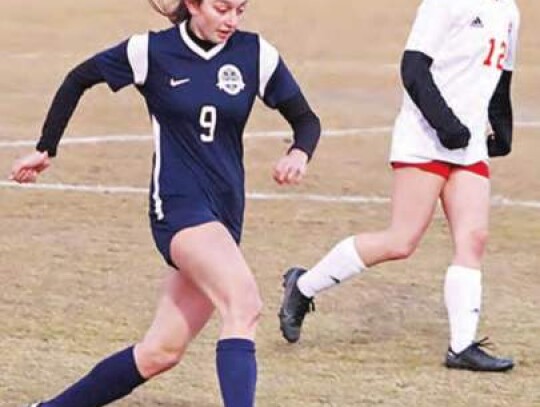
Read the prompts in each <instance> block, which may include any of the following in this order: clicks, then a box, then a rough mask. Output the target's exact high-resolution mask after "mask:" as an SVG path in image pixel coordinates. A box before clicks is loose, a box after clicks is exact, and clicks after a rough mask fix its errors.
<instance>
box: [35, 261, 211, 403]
mask: <svg viewBox="0 0 540 407" xmlns="http://www.w3.org/2000/svg"><path fill="white" fill-rule="evenodd" d="M213 309H214V307H213V305H212V303H211V302H210V301H209V300H208V298H207V297H206V296H205V295H204V294H203V293H202V292H201V291H200V290H199V289H198V288H197V287H196V286H194V285H193V283H192V282H191V281H190V280H189V279H187V278H186V277H184V276H182V274H181V273H179V272H177V271H175V272H173V273H171V275H170V276H168V278H167V281H166V283H165V287H164V294H163V295H162V298H161V299H160V302H159V305H158V308H157V312H156V315H155V318H154V320H153V322H152V325H151V327H150V329H149V330H148V332H147V333H146V335H145V337H144V339H143V340H142V341H141V342H140V343H138V344H137V345H135V347H133V346H131V347H128V348H126V349H124V350H122V351H120V352H118V353H116V354H114V355H112V356H110V357H108V358H106V359H104V360H102V361H101V362H100V363H98V364H97V365H96V366H95V367H94V368H93V369H92V370H91V371H90V372H89V373H88V374H87V375H86V376H84V377H83V378H82V379H80V380H79V381H78V382H76V383H75V384H73V385H72V386H70V387H69V388H67V389H66V390H65V391H64V392H62V393H61V394H59V395H58V396H57V397H55V398H53V399H51V400H49V401H46V402H43V403H40V405H39V406H40V407H73V406H77V407H100V406H104V405H106V404H108V403H110V402H112V401H114V400H118V399H120V398H122V397H124V396H126V395H128V394H129V393H131V392H132V391H133V390H134V389H135V388H136V387H137V386H139V385H141V384H143V383H144V382H145V381H146V380H148V379H149V378H151V377H153V376H155V375H157V374H159V373H161V372H163V371H165V370H168V369H170V368H171V367H173V366H174V365H176V364H177V363H178V361H179V360H180V358H181V357H182V355H183V353H184V351H185V349H186V347H187V345H188V343H189V342H190V341H191V340H192V339H193V338H194V337H195V336H196V335H197V334H198V333H199V331H200V330H201V329H202V327H203V326H204V325H205V324H206V322H207V321H208V319H209V318H210V316H211V315H212V312H213Z"/></svg>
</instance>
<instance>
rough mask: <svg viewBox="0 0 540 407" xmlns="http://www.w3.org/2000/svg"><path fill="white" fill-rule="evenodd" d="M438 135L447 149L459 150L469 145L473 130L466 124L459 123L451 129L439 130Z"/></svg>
mask: <svg viewBox="0 0 540 407" xmlns="http://www.w3.org/2000/svg"><path fill="white" fill-rule="evenodd" d="M437 137H439V140H440V141H441V144H442V145H443V146H444V147H446V148H447V149H449V150H457V149H459V148H465V147H467V146H468V145H469V140H470V139H471V132H470V131H469V129H468V128H467V127H466V126H464V125H463V124H461V123H459V125H458V126H456V128H455V129H452V130H451V131H444V130H438V131H437Z"/></svg>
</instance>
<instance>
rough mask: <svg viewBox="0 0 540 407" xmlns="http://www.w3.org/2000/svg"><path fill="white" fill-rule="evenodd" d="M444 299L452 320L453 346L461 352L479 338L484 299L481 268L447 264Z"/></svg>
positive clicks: (451, 336) (451, 338)
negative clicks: (478, 329)
mask: <svg viewBox="0 0 540 407" xmlns="http://www.w3.org/2000/svg"><path fill="white" fill-rule="evenodd" d="M444 301H445V303H446V309H447V311H448V321H449V323H450V348H451V349H452V350H453V351H454V352H455V353H459V352H461V351H462V350H464V349H465V348H467V347H468V346H469V345H470V344H471V343H472V342H473V341H474V339H475V338H476V329H477V327H478V320H479V318H480V306H481V303H482V273H481V272H480V270H476V269H470V268H467V267H461V266H450V267H448V270H447V272H446V279H445V281H444Z"/></svg>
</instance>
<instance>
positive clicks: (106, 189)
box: [0, 181, 540, 209]
mask: <svg viewBox="0 0 540 407" xmlns="http://www.w3.org/2000/svg"><path fill="white" fill-rule="evenodd" d="M0 188H13V189H30V190H38V191H62V192H64V191H71V192H84V193H94V194H111V195H116V194H123V195H129V194H135V195H145V194H147V193H148V188H141V187H130V186H107V185H80V184H77V185H74V184H24V185H21V184H17V183H15V182H11V181H0ZM246 196H247V199H250V200H254V201H309V202H320V203H345V204H378V205H380V204H388V203H389V202H390V199H389V198H387V197H382V196H377V195H370V196H363V195H321V194H287V193H274V192H269V193H266V192H248V193H247V194H246ZM491 204H492V206H498V207H511V208H531V209H540V201H534V200H515V199H510V198H505V197H503V196H495V197H493V198H492V200H491Z"/></svg>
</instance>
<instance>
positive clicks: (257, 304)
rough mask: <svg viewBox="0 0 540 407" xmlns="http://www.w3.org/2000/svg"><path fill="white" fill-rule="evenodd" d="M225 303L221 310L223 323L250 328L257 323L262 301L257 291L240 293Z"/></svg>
mask: <svg viewBox="0 0 540 407" xmlns="http://www.w3.org/2000/svg"><path fill="white" fill-rule="evenodd" d="M237 297H238V298H234V299H233V300H231V301H230V303H229V304H228V305H227V307H226V309H225V310H224V312H223V320H224V323H225V324H232V325H235V326H241V327H244V328H252V327H253V326H254V325H256V324H257V322H258V320H259V318H260V316H261V312H262V307H263V303H262V300H261V297H260V296H259V294H258V292H252V293H240V294H239V295H237Z"/></svg>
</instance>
